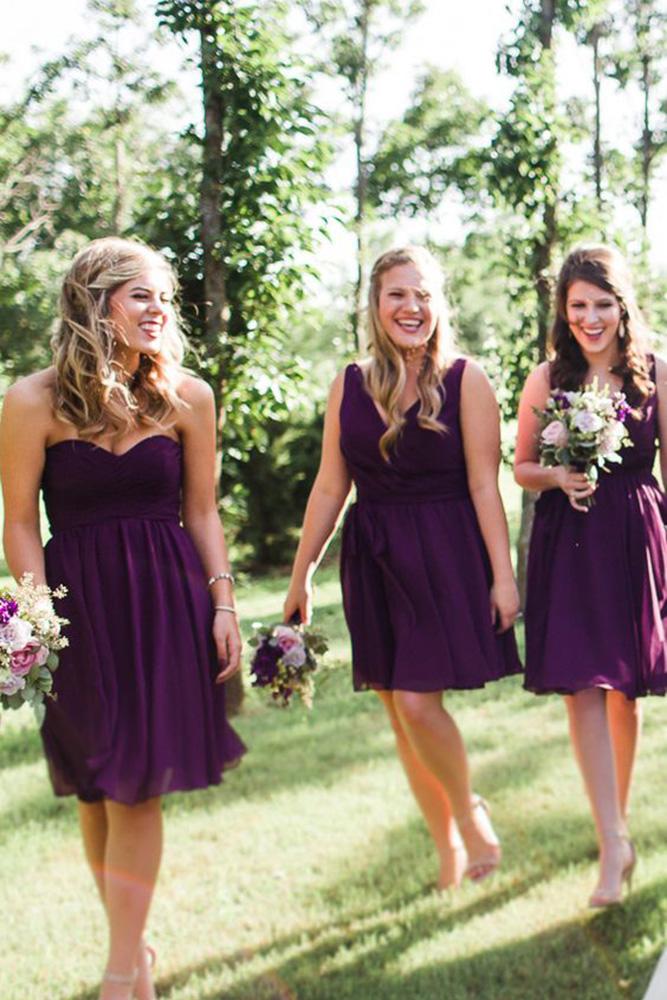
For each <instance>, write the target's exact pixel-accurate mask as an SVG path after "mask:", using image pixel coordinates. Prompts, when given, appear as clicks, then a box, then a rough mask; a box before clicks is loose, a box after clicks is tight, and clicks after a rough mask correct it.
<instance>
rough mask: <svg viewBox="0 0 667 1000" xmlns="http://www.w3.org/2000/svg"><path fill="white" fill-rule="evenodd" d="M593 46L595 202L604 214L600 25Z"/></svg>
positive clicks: (594, 30) (595, 33)
mask: <svg viewBox="0 0 667 1000" xmlns="http://www.w3.org/2000/svg"><path fill="white" fill-rule="evenodd" d="M591 45H592V46H593V88H594V90H595V131H594V134H593V172H594V176H595V204H596V206H597V210H598V213H599V214H600V215H601V214H602V143H601V141H600V131H601V105H600V76H601V74H600V25H599V24H595V25H593V28H592V31H591Z"/></svg>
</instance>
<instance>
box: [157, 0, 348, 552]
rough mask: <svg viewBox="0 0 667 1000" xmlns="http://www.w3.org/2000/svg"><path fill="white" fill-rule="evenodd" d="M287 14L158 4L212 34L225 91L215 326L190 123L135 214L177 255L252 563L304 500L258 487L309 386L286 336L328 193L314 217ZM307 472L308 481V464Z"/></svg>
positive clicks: (274, 544)
mask: <svg viewBox="0 0 667 1000" xmlns="http://www.w3.org/2000/svg"><path fill="white" fill-rule="evenodd" d="M285 13H286V7H285V4H283V3H272V4H263V5H260V4H257V3H246V4H243V5H241V6H239V4H237V3H231V2H230V3H218V4H216V5H215V6H214V7H213V8H212V7H211V5H210V4H203V3H188V4H182V3H171V2H166V0H161V2H160V3H159V4H158V14H159V17H160V19H161V22H162V23H163V25H164V26H166V27H167V28H168V29H169V30H171V31H172V32H175V33H176V34H178V35H183V36H189V35H190V33H193V32H197V33H199V36H200V37H201V36H202V34H204V35H205V36H206V39H207V44H209V45H213V46H215V53H216V55H215V60H214V64H213V66H211V65H209V64H208V63H207V64H206V66H205V67H204V65H203V64H202V66H203V71H204V72H207V73H213V74H214V77H213V79H212V80H209V81H208V84H207V86H209V87H211V88H212V89H213V90H214V91H215V92H216V93H219V94H220V95H221V98H222V101H221V109H220V110H221V123H220V124H221V131H222V143H221V148H220V150H219V154H218V155H219V161H218V162H217V164H216V171H217V177H216V181H217V184H218V187H219V204H218V210H219V212H220V215H221V218H222V220H223V224H224V235H223V239H222V243H221V245H220V246H218V247H216V248H214V251H213V252H214V253H215V255H216V259H217V260H218V261H219V263H220V264H221V266H222V268H223V272H224V285H225V296H226V303H227V309H228V316H227V318H226V323H225V325H224V328H223V329H222V330H221V332H220V333H219V334H215V336H212V335H211V333H210V332H209V331H208V329H207V326H206V323H205V313H206V310H205V302H204V257H203V251H202V219H201V206H200V204H199V200H198V197H197V192H198V190H199V188H200V185H201V183H202V177H203V171H204V170H205V169H206V167H205V165H204V159H203V156H202V150H203V141H204V140H203V136H202V135H200V134H199V131H198V130H196V129H194V128H191V129H189V130H188V131H187V133H186V134H185V135H184V136H183V137H182V139H181V141H180V142H179V144H178V147H177V149H176V156H175V158H174V159H173V160H172V154H171V152H170V153H169V154H168V155H167V156H166V157H165V158H164V160H163V161H162V163H161V170H160V174H161V176H160V178H159V179H156V180H154V182H153V183H152V184H151V186H150V190H149V192H148V194H147V197H146V198H145V200H144V206H143V212H142V215H141V217H140V222H141V225H142V228H143V230H144V231H145V232H146V234H147V237H148V239H149V240H150V241H151V242H155V243H157V244H158V245H161V244H163V243H168V244H169V245H170V246H171V248H172V252H174V253H175V255H176V257H177V259H178V260H179V262H180V271H181V276H182V279H183V283H184V291H185V296H184V297H185V299H186V301H187V303H188V307H189V309H190V319H191V321H192V322H191V325H192V334H193V337H192V339H193V343H194V346H195V349H196V350H197V353H198V358H199V362H200V365H201V370H202V372H203V374H204V375H205V377H206V378H207V379H208V380H209V381H210V383H211V385H212V386H213V388H214V390H215V391H216V394H217V395H218V398H219V399H220V400H221V402H222V405H223V406H224V408H225V411H226V422H225V433H224V468H225V474H224V475H223V478H222V488H223V494H224V502H225V506H226V508H227V509H228V510H229V511H230V513H231V515H232V517H233V519H234V520H235V521H236V522H237V523H239V524H241V523H245V519H246V517H250V515H251V514H252V522H253V523H252V526H251V527H250V526H246V527H244V528H243V530H241V534H240V541H241V542H245V543H249V544H250V545H251V548H252V550H253V557H254V558H255V559H258V560H260V561H262V562H265V561H267V560H269V559H270V558H275V557H276V556H277V557H278V558H284V557H285V535H284V532H286V531H288V530H289V529H290V527H291V526H293V524H294V522H295V520H296V519H297V518H299V517H300V514H301V511H302V509H303V504H299V505H298V506H295V504H294V503H292V502H289V503H283V502H282V497H283V495H284V491H283V492H282V493H281V492H280V490H278V493H276V494H275V495H274V494H272V493H271V492H270V491H269V488H268V487H269V484H270V483H271V484H274V485H275V487H276V489H277V488H278V486H279V484H280V482H281V480H282V479H284V477H285V473H284V468H283V467H282V465H281V464H280V463H278V466H274V465H273V464H272V461H273V460H274V459H276V458H277V457H278V453H277V452H276V451H272V449H274V447H275V441H276V439H277V438H280V437H281V435H284V433H285V431H284V428H285V426H286V424H287V423H288V422H291V421H292V420H295V419H298V415H297V412H296V411H297V408H298V407H299V406H301V405H302V403H303V399H304V396H305V397H307V396H308V393H309V392H311V393H312V390H309V389H308V388H307V386H306V383H305V380H303V379H302V367H301V365H300V364H299V362H298V359H297V358H295V357H294V356H293V355H291V354H290V353H289V352H287V351H286V350H285V347H284V345H285V342H286V340H287V339H288V338H289V336H290V331H291V328H292V326H293V323H294V316H295V315H296V314H297V312H298V310H299V309H300V307H301V303H302V301H303V299H304V296H305V291H306V285H305V282H306V279H307V277H308V276H309V275H312V274H314V273H315V267H314V261H313V256H312V254H313V251H314V250H315V247H316V244H317V240H318V238H321V237H322V236H323V232H324V225H325V221H326V204H324V206H323V207H322V206H321V210H320V214H319V217H318V213H317V212H315V211H312V210H311V206H313V205H314V204H315V203H316V202H320V203H322V202H323V201H324V199H325V198H326V191H325V189H324V187H323V184H322V181H321V177H322V173H323V170H324V167H325V164H326V163H327V161H328V157H329V145H328V142H327V141H326V140H325V139H324V138H323V132H324V126H325V122H324V119H323V117H322V115H321V113H320V112H319V110H318V109H317V108H316V107H315V106H314V105H313V103H312V100H311V98H310V92H309V79H308V71H307V69H306V67H304V66H303V65H302V64H300V63H299V62H298V60H296V59H295V58H294V55H293V50H292V46H291V39H290V37H289V35H288V34H287V32H286V29H285V28H284V21H285ZM172 209H173V211H172ZM258 469H261V470H262V472H261V477H260V479H261V481H260V482H258V480H257V475H258V472H257V470H258ZM308 471H309V476H308V479H309V481H310V480H311V479H312V475H313V474H314V469H313V468H312V467H310V468H309V470H308ZM297 480H298V476H297ZM255 491H259V494H261V495H258V496H254V495H253V494H254V492H255ZM280 525H282V529H280ZM280 530H282V532H283V534H282V535H280ZM276 533H278V534H276ZM278 535H280V537H278Z"/></svg>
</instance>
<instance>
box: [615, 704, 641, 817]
mask: <svg viewBox="0 0 667 1000" xmlns="http://www.w3.org/2000/svg"><path fill="white" fill-rule="evenodd" d="M607 719H608V722H609V732H610V734H611V743H612V746H613V748H614V763H615V767H616V784H617V786H618V797H619V802H620V806H621V815H622V816H623V819H624V821H625V822H626V823H627V819H628V812H629V807H630V791H631V787H632V776H633V773H634V769H635V761H636V759H637V749H638V747H639V737H640V734H641V728H642V707H641V703H640V701H639V700H638V699H635V700H634V701H631V700H630V699H629V698H626V697H625V695H624V694H622V693H621V692H620V691H607Z"/></svg>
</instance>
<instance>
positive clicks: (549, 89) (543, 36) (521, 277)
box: [488, 0, 594, 585]
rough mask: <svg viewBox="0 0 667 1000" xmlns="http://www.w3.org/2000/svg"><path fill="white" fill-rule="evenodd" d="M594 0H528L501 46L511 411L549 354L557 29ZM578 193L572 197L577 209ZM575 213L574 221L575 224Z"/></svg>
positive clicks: (556, 187) (498, 174)
mask: <svg viewBox="0 0 667 1000" xmlns="http://www.w3.org/2000/svg"><path fill="white" fill-rule="evenodd" d="M593 2H594V0H521V3H520V11H519V16H518V18H517V21H516V26H515V28H514V30H513V31H512V33H511V34H510V36H509V37H508V38H507V39H506V40H505V41H504V42H503V44H502V45H501V47H500V50H499V53H498V67H499V69H500V70H501V71H503V72H505V73H506V74H508V75H509V76H510V77H512V78H513V79H514V81H515V88H514V93H513V95H512V99H511V102H510V107H509V109H508V111H507V113H506V114H505V115H503V116H502V118H501V119H500V120H499V123H498V127H497V131H496V134H495V136H494V139H493V141H492V143H491V148H490V156H489V173H488V184H489V192H490V194H491V196H492V197H493V199H494V201H495V203H496V205H497V208H498V209H499V210H500V211H501V212H504V213H505V214H506V216H507V217H508V219H511V220H512V221H511V223H510V228H509V230H508V234H507V238H506V242H507V257H506V259H507V261H508V262H509V263H510V266H511V284H510V285H509V288H510V296H511V298H512V301H513V305H514V308H515V309H516V312H517V325H516V331H515V335H514V336H513V338H512V342H511V343H509V344H506V345H501V356H502V366H503V369H504V371H505V383H506V391H505V393H504V402H505V406H506V415H507V416H510V415H514V414H515V413H516V405H517V402H518V395H519V392H520V388H521V385H522V384H523V382H524V380H525V378H526V375H527V374H528V371H529V370H530V368H532V366H533V365H534V364H535V362H536V361H538V360H539V361H542V360H543V359H544V358H545V356H546V345H547V331H548V325H549V318H550V311H551V298H552V270H553V258H554V253H555V250H556V246H557V243H558V240H559V236H560V232H559V217H558V210H559V205H560V204H561V203H562V200H563V197H564V196H563V193H562V188H561V171H562V162H563V145H564V141H565V138H566V136H567V123H566V120H565V119H564V116H563V114H562V110H561V108H560V107H559V104H558V97H557V88H556V60H555V35H556V30H557V28H562V29H566V30H570V31H575V30H576V29H577V28H579V27H580V25H581V18H582V16H583V15H584V14H590V10H591V6H592V3H593ZM572 201H573V199H572V196H571V199H570V204H569V205H568V208H569V214H570V216H571V215H572V213H573V207H574V205H573V203H572ZM571 221H572V220H571V219H569V220H568V224H571ZM531 521H532V503H531V501H530V498H529V497H528V495H527V494H524V503H523V509H522V526H521V532H520V538H519V552H518V566H519V582H520V585H523V583H524V571H525V557H526V553H527V546H528V538H529V534H530V526H531Z"/></svg>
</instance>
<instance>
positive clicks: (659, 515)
mask: <svg viewBox="0 0 667 1000" xmlns="http://www.w3.org/2000/svg"><path fill="white" fill-rule="evenodd" d="M657 406H658V399H657V394H654V395H653V396H651V397H650V398H649V400H648V401H647V403H646V404H645V406H644V408H643V412H642V415H641V417H640V419H634V418H632V417H631V418H629V420H628V425H627V427H628V432H629V435H630V438H631V439H632V447H628V448H625V449H624V450H623V452H622V458H623V461H622V464H620V465H613V466H612V467H611V470H610V471H609V472H603V473H601V474H600V479H599V485H598V488H597V490H596V491H595V496H594V500H595V503H594V505H593V507H592V508H591V510H590V511H589V512H588V513H587V514H583V513H580V512H578V511H576V510H573V508H572V507H571V506H570V504H569V501H568V499H567V497H566V496H565V494H564V493H563V491H562V490H559V489H556V490H547V491H545V492H544V493H542V494H541V496H540V498H539V500H538V501H537V504H536V506H535V520H534V523H533V530H532V535H531V540H530V551H529V557H528V573H527V589H526V594H527V597H526V687H527V688H528V690H529V691H534V692H535V693H537V694H544V693H548V692H559V693H561V694H572V693H574V692H576V691H581V690H583V689H585V688H590V687H601V688H611V689H614V690H617V691H622V692H623V694H625V695H626V696H627V697H628V698H636V697H637V696H639V695H645V694H664V693H665V691H666V690H667V641H666V638H665V627H666V626H667V538H666V536H665V525H664V515H665V499H664V495H663V492H662V490H661V489H660V487H659V486H658V484H657V482H656V480H655V478H654V476H653V473H652V469H653V463H654V460H655V454H656V438H657V434H658V426H657Z"/></svg>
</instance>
